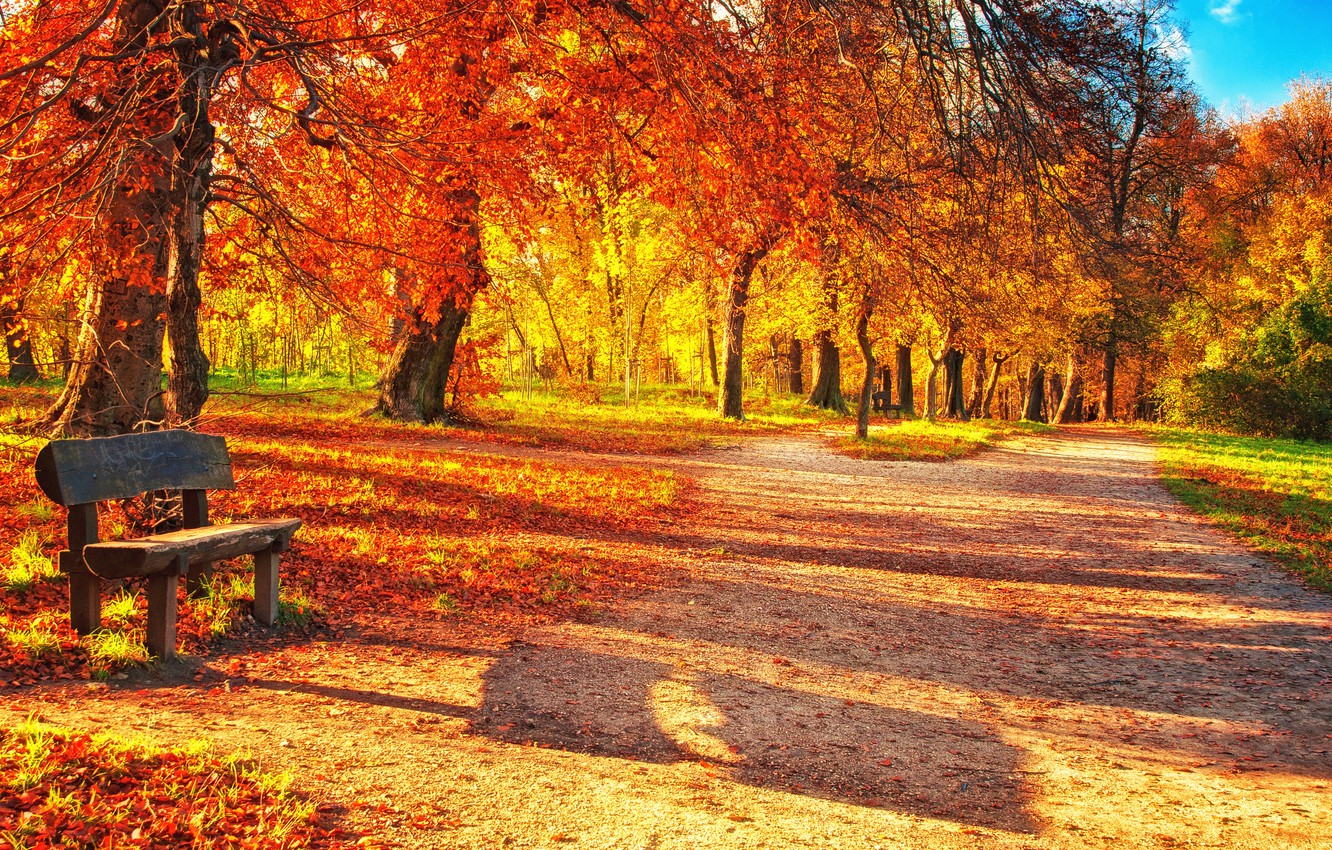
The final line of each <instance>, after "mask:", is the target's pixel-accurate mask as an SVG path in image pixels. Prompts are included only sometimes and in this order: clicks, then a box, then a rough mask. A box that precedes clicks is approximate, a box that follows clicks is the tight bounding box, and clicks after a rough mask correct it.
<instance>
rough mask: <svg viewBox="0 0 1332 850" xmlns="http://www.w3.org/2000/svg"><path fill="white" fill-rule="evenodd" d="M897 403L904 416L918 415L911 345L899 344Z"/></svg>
mask: <svg viewBox="0 0 1332 850" xmlns="http://www.w3.org/2000/svg"><path fill="white" fill-rule="evenodd" d="M897 403H898V404H899V405H900V406H901V408H902V415H903V416H915V415H916V388H915V387H914V386H913V385H912V375H911V346H909V345H899V346H897Z"/></svg>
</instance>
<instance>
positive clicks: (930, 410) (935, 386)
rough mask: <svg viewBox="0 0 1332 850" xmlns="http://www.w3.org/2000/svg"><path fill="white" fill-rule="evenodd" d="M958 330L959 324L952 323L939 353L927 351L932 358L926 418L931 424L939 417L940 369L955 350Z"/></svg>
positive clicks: (928, 380) (926, 399) (928, 381)
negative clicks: (954, 345) (954, 340)
mask: <svg viewBox="0 0 1332 850" xmlns="http://www.w3.org/2000/svg"><path fill="white" fill-rule="evenodd" d="M958 328H959V323H958V322H956V321H950V322H949V323H948V331H947V333H945V334H944V338H943V344H942V345H940V346H939V353H938V354H935V353H934V352H933V351H926V354H928V355H929V357H930V374H929V377H927V378H926V379H925V418H926V419H929V420H930V421H931V422H933V421H934V420H935V418H937V417H938V415H939V369H940V368H942V367H943V365H944V361H945V360H947V359H948V355H949V353H950V352H951V351H952V350H953V339H954V337H956V336H957V331H958Z"/></svg>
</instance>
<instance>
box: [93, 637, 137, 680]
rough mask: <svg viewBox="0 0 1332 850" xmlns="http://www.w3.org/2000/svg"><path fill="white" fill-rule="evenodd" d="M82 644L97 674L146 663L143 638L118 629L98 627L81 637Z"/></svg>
mask: <svg viewBox="0 0 1332 850" xmlns="http://www.w3.org/2000/svg"><path fill="white" fill-rule="evenodd" d="M83 646H84V648H85V649H87V651H88V660H89V662H90V663H91V664H92V666H93V668H94V669H95V670H96V671H97V672H98V673H99V674H105V673H109V672H111V671H112V670H120V669H123V668H125V667H138V666H141V665H144V664H147V663H148V648H147V647H145V646H144V645H143V639H142V638H138V639H136V638H135V637H134V636H133V635H131V634H130V633H128V632H124V631H120V630H118V629H98V630H97V631H95V632H93V633H92V634H90V635H88V636H87V637H85V638H84V639H83Z"/></svg>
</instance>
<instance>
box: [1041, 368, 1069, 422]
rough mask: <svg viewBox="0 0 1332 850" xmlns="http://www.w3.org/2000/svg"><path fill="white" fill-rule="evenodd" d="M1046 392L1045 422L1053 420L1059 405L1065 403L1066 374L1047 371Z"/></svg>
mask: <svg viewBox="0 0 1332 850" xmlns="http://www.w3.org/2000/svg"><path fill="white" fill-rule="evenodd" d="M1045 380H1046V392H1045V411H1044V413H1043V414H1042V415H1043V416H1044V419H1043V420H1042V421H1045V422H1053V421H1054V418H1055V414H1056V413H1057V412H1058V410H1059V406H1060V405H1061V404H1063V403H1064V376H1063V375H1061V374H1059V373H1058V372H1047V374H1046V378H1045Z"/></svg>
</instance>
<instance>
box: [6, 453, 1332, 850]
mask: <svg viewBox="0 0 1332 850" xmlns="http://www.w3.org/2000/svg"><path fill="white" fill-rule="evenodd" d="M425 450H426V448H425V447H420V448H417V449H414V451H425ZM566 461H567V456H566ZM562 462H565V461H562ZM623 462H624V461H623V459H622V458H621V459H601V458H598V457H597V456H595V455H588V456H584V457H582V458H581V459H580V461H579V463H582V464H586V465H587V467H588V468H589V469H594V470H595V469H598V468H600V466H599V465H600V464H603V463H613V464H621V463H623ZM641 462H642V463H644V464H652V465H666V466H669V467H670V469H671V470H672V472H673V474H674V476H675V477H676V479H678V480H681V481H689V480H696V481H697V482H698V484H697V489H698V492H697V502H698V503H697V506H696V509H695V510H692V511H691V512H689V513H688V514H682V515H679V516H678V517H676V519H675V520H674V521H672V522H669V523H656V524H641V523H638V522H629V523H615V522H612V521H610V520H609V519H606V520H603V521H599V520H598V519H597V518H596V516H595V514H594V513H592V512H589V513H586V514H580V513H579V511H578V510H577V509H574V510H570V511H568V516H569V517H570V519H571V520H572V521H571V522H570V523H569V525H568V526H561V525H560V523H559V521H558V520H552V519H550V518H549V517H546V518H543V519H541V521H539V522H535V523H533V524H531V526H530V527H528V528H526V529H524V531H523V533H522V535H521V536H522V545H523V546H524V547H526V548H530V549H532V550H533V551H545V552H552V553H557V552H562V551H574V552H578V551H584V550H585V549H587V548H588V547H590V546H595V551H596V556H597V558H598V559H600V560H603V561H605V562H606V563H608V564H633V565H634V569H635V570H636V571H640V572H642V573H644V574H652V573H656V574H659V575H661V576H662V579H661V582H662V584H661V586H659V587H658V588H657V589H655V590H653V591H652V592H650V593H646V594H644V595H640V596H638V597H636V598H631V599H629V600H627V601H624V602H621V603H619V604H616V605H614V606H602V607H601V608H600V609H599V610H598V611H595V612H582V614H580V616H578V617H577V618H576V619H572V620H560V619H552V618H549V617H546V618H542V619H539V620H533V619H530V618H528V619H521V618H520V619H515V620H513V621H511V623H510V625H509V626H506V627H498V628H497V627H496V626H495V625H494V621H493V620H490V621H488V622H483V621H482V620H480V619H479V618H468V617H461V618H460V617H422V616H420V615H419V614H415V615H414V614H410V613H395V612H392V611H374V610H373V609H371V610H366V609H365V608H364V607H362V606H354V607H353V608H350V609H348V610H347V611H345V612H339V611H338V610H337V608H336V606H334V607H333V610H332V611H331V612H330V614H329V617H330V622H331V631H330V632H328V633H322V634H320V635H318V636H317V637H316V638H315V639H314V640H297V641H295V642H291V643H287V644H275V645H274V646H273V647H272V651H271V652H253V651H251V652H247V653H238V654H236V655H233V656H229V657H217V658H212V659H209V660H207V661H206V662H205V663H204V665H203V667H202V669H201V670H200V672H199V676H200V678H201V681H198V682H196V681H193V680H191V679H190V678H188V677H185V678H183V679H181V680H175V681H173V680H172V679H171V678H170V676H169V675H166V676H164V677H159V678H158V679H157V680H153V679H151V678H149V679H146V680H143V679H141V680H139V681H135V682H132V683H131V685H132V687H131V688H123V689H122V688H119V687H115V686H113V687H111V688H100V689H97V690H94V691H91V692H89V693H87V694H79V695H78V696H77V698H73V699H72V698H70V697H69V696H68V695H64V694H60V693H57V692H52V693H50V694H49V695H47V696H39V697H37V698H36V699H35V700H33V701H29V703H28V705H27V708H29V709H30V708H31V707H33V706H34V705H35V706H37V707H39V708H40V710H41V711H42V712H43V713H50V714H52V715H56V716H60V717H64V716H68V715H74V716H77V717H78V718H80V719H82V721H83V722H85V723H93V724H99V723H100V724H108V725H120V726H127V727H128V728H129V729H130V730H131V731H132V730H134V729H144V730H151V731H152V732H153V734H155V735H159V736H164V737H167V738H171V737H173V736H179V737H181V738H186V737H189V736H193V735H196V734H198V733H199V732H200V731H201V730H202V731H206V732H207V733H208V734H209V735H210V736H214V737H216V738H217V739H218V740H219V741H220V742H221V743H222V744H223V745H224V746H240V745H244V746H247V747H253V748H258V749H260V750H261V752H263V753H264V755H265V757H266V758H267V759H269V760H270V761H272V762H274V763H276V764H279V765H281V766H283V767H287V768H291V769H294V770H295V771H296V772H297V775H298V777H301V783H303V784H302V785H301V787H303V788H305V789H307V790H308V791H309V792H310V793H312V794H314V795H315V797H316V798H317V799H319V800H321V801H323V802H322V803H321V805H322V806H324V807H325V814H326V815H327V816H328V817H330V818H333V819H334V820H335V822H338V823H343V824H345V825H346V826H347V827H348V828H350V829H353V830H359V831H362V832H366V833H368V834H371V835H373V836H379V837H383V838H384V839H385V840H391V841H395V842H399V843H401V844H404V845H406V846H419V847H458V848H482V847H496V846H502V847H533V848H536V847H555V846H565V845H571V846H587V847H604V848H620V847H655V848H685V847H698V846H712V847H764V848H768V847H829V848H841V847H862V846H864V847H872V846H875V845H879V846H883V847H892V846H911V847H925V848H971V847H986V848H1047V847H1048V848H1070V849H1071V848H1082V847H1101V846H1104V847H1151V848H1156V847H1207V846H1214V847H1225V848H1253V850H1258V848H1270V847H1283V848H1297V850H1299V848H1308V850H1314V848H1320V847H1323V846H1326V845H1327V841H1328V838H1329V836H1332V812H1330V811H1329V808H1328V804H1327V803H1326V799H1327V798H1328V797H1329V796H1332V788H1330V786H1332V756H1329V750H1332V738H1329V737H1328V735H1329V725H1330V724H1329V721H1330V720H1332V696H1329V687H1328V685H1329V683H1332V651H1329V650H1332V646H1329V635H1330V634H1332V600H1329V599H1328V598H1326V597H1322V596H1318V595H1316V594H1313V593H1311V592H1310V591H1309V590H1308V589H1306V588H1304V587H1302V586H1300V585H1299V584H1298V583H1297V582H1296V581H1295V580H1293V579H1292V578H1290V577H1289V576H1287V575H1286V574H1284V573H1282V572H1280V571H1278V570H1276V569H1275V568H1273V567H1271V566H1269V565H1267V564H1265V563H1263V562H1261V561H1259V560H1258V559H1256V558H1255V557H1254V556H1253V555H1251V554H1250V553H1248V552H1246V551H1245V550H1243V549H1241V548H1239V547H1237V546H1235V545H1233V544H1231V543H1228V542H1226V541H1225V540H1224V539H1222V538H1221V537H1219V536H1218V535H1217V534H1216V533H1215V532H1213V531H1211V530H1209V529H1208V528H1207V527H1206V526H1205V525H1203V524H1202V523H1201V522H1199V521H1198V520H1196V519H1195V518H1193V517H1191V516H1189V515H1187V514H1186V513H1184V512H1183V511H1182V510H1181V509H1180V508H1179V507H1178V506H1177V505H1176V504H1175V503H1174V502H1173V501H1172V500H1171V499H1170V497H1169V496H1168V495H1166V493H1165V491H1164V490H1162V489H1161V488H1160V486H1159V485H1158V484H1157V483H1156V482H1155V480H1154V467H1153V455H1152V450H1151V448H1150V446H1149V445H1148V444H1146V443H1144V442H1141V441H1139V440H1138V439H1136V438H1133V437H1131V436H1127V435H1123V434H1121V433H1118V432H1114V431H1108V430H1095V429H1092V430H1088V431H1085V432H1076V433H1073V434H1061V435H1057V436H1046V437H1039V438H1031V439H1030V440H1027V441H1023V442H1018V443H1015V444H1012V445H1010V446H1008V447H1006V448H1002V449H999V450H994V451H991V452H988V453H985V454H982V455H979V456H977V457H974V458H971V459H968V460H965V461H959V462H954V463H948V464H904V463H882V462H873V461H860V460H855V459H851V458H846V457H841V456H838V455H835V454H833V453H832V452H830V451H829V450H828V449H827V448H825V447H824V445H823V443H822V442H821V441H820V440H819V439H818V438H817V436H812V435H811V436H797V435H787V436H781V437H765V438H763V439H762V440H760V441H755V442H752V443H748V444H746V445H744V446H742V447H738V448H728V449H721V450H715V451H712V452H709V453H706V454H702V455H694V456H686V457H680V458H674V459H671V460H669V461H661V460H655V461H654V460H651V459H644V460H643V461H641ZM488 463H498V461H493V460H492V461H488ZM504 463H505V464H509V463H510V461H505V462H504ZM505 468H508V467H507V466H506V467H505ZM543 474H546V475H551V476H555V475H564V474H566V473H565V471H564V469H563V468H556V467H552V468H550V469H549V470H547V471H546V472H544V473H543ZM615 480H616V481H632V480H635V479H634V476H633V475H632V474H630V473H627V472H625V473H617V477H616V479H615ZM643 480H644V481H647V480H654V479H643ZM376 486H381V485H378V484H377V485H376ZM486 507H487V509H488V510H494V511H502V510H507V508H506V507H505V505H504V504H503V502H501V503H499V504H496V505H494V506H491V505H489V504H488V503H487V505H486ZM345 516H346V517H347V518H346V519H344V522H345V523H349V524H351V525H355V524H356V522H355V521H353V518H352V517H351V516H350V515H349V513H348V514H345ZM482 522H483V523H484V520H482ZM113 685H114V683H113ZM130 706H135V707H137V708H136V710H134V711H130V710H128V709H129V708H130ZM201 718H202V721H201ZM201 723H202V725H201Z"/></svg>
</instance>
